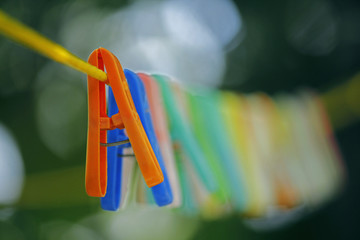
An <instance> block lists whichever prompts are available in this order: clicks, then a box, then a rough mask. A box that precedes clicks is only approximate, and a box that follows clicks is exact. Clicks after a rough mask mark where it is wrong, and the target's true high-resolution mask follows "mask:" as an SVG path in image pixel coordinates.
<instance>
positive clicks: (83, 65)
mask: <svg viewBox="0 0 360 240" xmlns="http://www.w3.org/2000/svg"><path fill="white" fill-rule="evenodd" d="M0 33H1V34H3V35H5V36H6V37H8V38H10V39H12V40H14V41H16V42H18V43H21V44H23V45H24V46H26V47H28V48H31V49H33V50H34V51H36V52H38V53H40V54H42V55H44V56H46V57H48V58H50V59H52V60H54V61H56V62H59V63H61V64H64V65H67V66H69V67H72V68H74V69H76V70H78V71H80V72H83V73H86V74H88V75H90V76H92V77H94V78H96V79H98V80H100V81H103V82H104V81H106V80H107V75H106V73H105V72H103V71H101V70H100V69H98V68H96V67H94V66H92V65H90V64H89V63H87V62H85V61H84V60H82V59H80V58H78V57H77V56H75V55H74V54H72V53H70V52H69V51H68V50H66V49H65V48H64V47H62V46H60V45H59V44H56V43H54V42H53V41H51V40H49V39H47V38H46V37H44V36H42V35H41V34H39V33H37V32H36V31H34V30H33V29H31V28H29V27H27V26H25V25H24V24H22V23H21V22H19V21H17V20H16V19H14V18H12V17H10V16H8V15H7V14H6V13H4V12H3V11H1V10H0Z"/></svg>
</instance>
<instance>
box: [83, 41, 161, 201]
mask: <svg viewBox="0 0 360 240" xmlns="http://www.w3.org/2000/svg"><path fill="white" fill-rule="evenodd" d="M88 62H89V63H90V64H91V65H94V66H96V67H98V68H99V69H101V70H104V67H105V68H106V71H107V75H108V79H107V82H106V83H104V82H100V81H98V80H97V79H95V78H93V77H91V76H88V94H89V95H88V104H89V111H88V114H89V123H88V139H87V156H86V175H85V185H86V192H87V193H88V195H89V196H93V197H103V196H105V193H106V186H107V154H106V152H107V151H106V147H108V146H111V145H112V144H116V143H107V142H106V139H107V137H106V131H107V130H112V129H115V128H119V129H123V128H125V129H126V133H127V135H128V137H129V141H130V143H131V146H132V148H133V150H134V154H135V157H136V160H137V161H138V164H139V167H140V170H141V172H142V174H143V176H144V179H145V182H146V184H147V185H148V186H149V187H153V186H155V185H158V184H159V183H161V182H163V181H164V176H163V174H162V172H161V168H160V166H159V164H158V162H157V159H156V157H155V154H154V152H153V149H152V148H151V145H150V143H149V140H148V138H147V136H146V133H145V131H144V128H143V126H142V124H141V121H140V118H139V115H138V114H137V111H136V108H135V106H134V103H133V99H132V97H131V93H130V91H129V87H128V84H127V81H126V78H125V75H124V72H123V69H122V67H121V65H120V62H119V60H118V59H117V58H116V57H115V56H114V55H113V54H112V53H111V52H109V51H108V50H106V49H104V48H99V49H96V50H95V51H93V52H92V53H91V55H90V56H89V59H88ZM105 84H108V85H111V87H112V90H113V93H114V97H115V101H116V103H117V106H118V108H119V113H118V114H115V115H113V116H112V117H111V118H109V117H108V116H107V114H106V95H105ZM120 144H121V143H120Z"/></svg>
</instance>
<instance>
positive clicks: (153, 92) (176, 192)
mask: <svg viewBox="0 0 360 240" xmlns="http://www.w3.org/2000/svg"><path fill="white" fill-rule="evenodd" d="M137 75H138V76H139V77H140V79H141V80H142V82H143V83H144V86H145V90H146V94H147V96H148V101H149V106H150V112H151V119H152V122H153V126H154V130H155V134H156V137H157V140H158V143H159V146H160V151H161V153H162V156H163V159H164V163H165V166H166V170H167V173H168V177H169V182H170V185H171V189H172V193H173V203H172V204H171V206H172V207H179V206H181V202H182V200H181V199H182V194H181V189H180V183H179V174H178V171H177V167H176V162H175V153H174V150H173V147H172V142H171V139H170V134H169V131H168V121H167V119H166V113H165V109H164V107H163V104H164V103H163V99H162V97H161V93H160V89H159V87H158V86H157V83H156V81H154V79H152V78H151V77H150V76H149V75H147V74H144V73H138V74H137Z"/></svg>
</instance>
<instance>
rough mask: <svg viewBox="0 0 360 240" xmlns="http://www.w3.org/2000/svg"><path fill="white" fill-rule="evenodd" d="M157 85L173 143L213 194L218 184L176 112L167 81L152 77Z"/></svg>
mask: <svg viewBox="0 0 360 240" xmlns="http://www.w3.org/2000/svg"><path fill="white" fill-rule="evenodd" d="M152 77H153V79H155V80H156V81H157V83H158V85H159V88H160V90H161V95H162V97H163V98H164V107H165V109H166V113H167V116H168V119H169V126H170V129H171V135H172V139H173V141H174V142H177V143H178V144H179V145H180V146H181V148H182V149H183V150H184V152H185V153H186V155H187V157H188V158H189V159H190V161H191V163H192V164H193V166H194V169H195V170H196V174H197V175H198V176H199V178H200V179H201V181H202V183H203V184H204V186H205V187H206V189H207V190H208V191H209V192H210V193H215V192H216V191H217V189H218V184H217V182H216V181H215V178H214V175H213V173H212V171H211V169H210V168H209V166H208V164H207V163H206V159H205V157H204V155H203V153H202V152H201V150H200V148H199V146H198V143H197V141H196V139H195V137H194V135H193V133H192V132H191V130H190V128H189V126H188V125H187V123H186V121H185V120H184V118H183V116H182V115H181V114H180V113H179V111H178V110H177V103H176V101H175V98H174V96H173V94H172V90H171V87H170V86H169V83H168V81H169V79H168V78H166V77H165V76H161V75H152Z"/></svg>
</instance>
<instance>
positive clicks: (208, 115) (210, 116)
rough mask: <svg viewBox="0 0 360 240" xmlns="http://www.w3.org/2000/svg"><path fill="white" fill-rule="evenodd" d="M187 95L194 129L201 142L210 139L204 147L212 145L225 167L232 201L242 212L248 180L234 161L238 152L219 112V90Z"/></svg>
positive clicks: (245, 201)
mask: <svg viewBox="0 0 360 240" xmlns="http://www.w3.org/2000/svg"><path fill="white" fill-rule="evenodd" d="M188 97H189V105H191V106H190V109H192V112H193V114H192V116H193V126H194V130H195V131H199V132H198V134H197V135H198V138H201V140H200V141H202V142H205V140H206V141H207V143H206V145H205V146H204V147H207V148H209V147H210V146H211V148H213V149H214V152H215V154H216V155H217V156H216V158H217V160H219V161H220V165H221V167H222V170H223V174H224V177H225V184H226V185H227V186H228V188H229V190H228V191H229V193H228V194H229V195H230V198H231V202H232V204H233V206H234V208H235V209H236V210H238V211H240V212H243V211H244V210H245V208H246V207H247V204H248V202H247V192H246V190H245V181H246V179H245V178H244V175H243V174H242V173H241V171H239V164H238V163H237V161H234V160H235V159H236V157H235V153H234V151H233V148H232V146H231V142H230V141H229V137H228V136H227V133H226V130H225V122H224V121H223V119H222V118H221V114H220V103H219V97H220V96H219V93H218V92H216V91H199V90H198V91H197V93H196V94H189V96H188ZM204 144H205V143H204ZM208 145H209V146H208ZM219 171H220V169H219ZM219 174H220V173H219Z"/></svg>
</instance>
